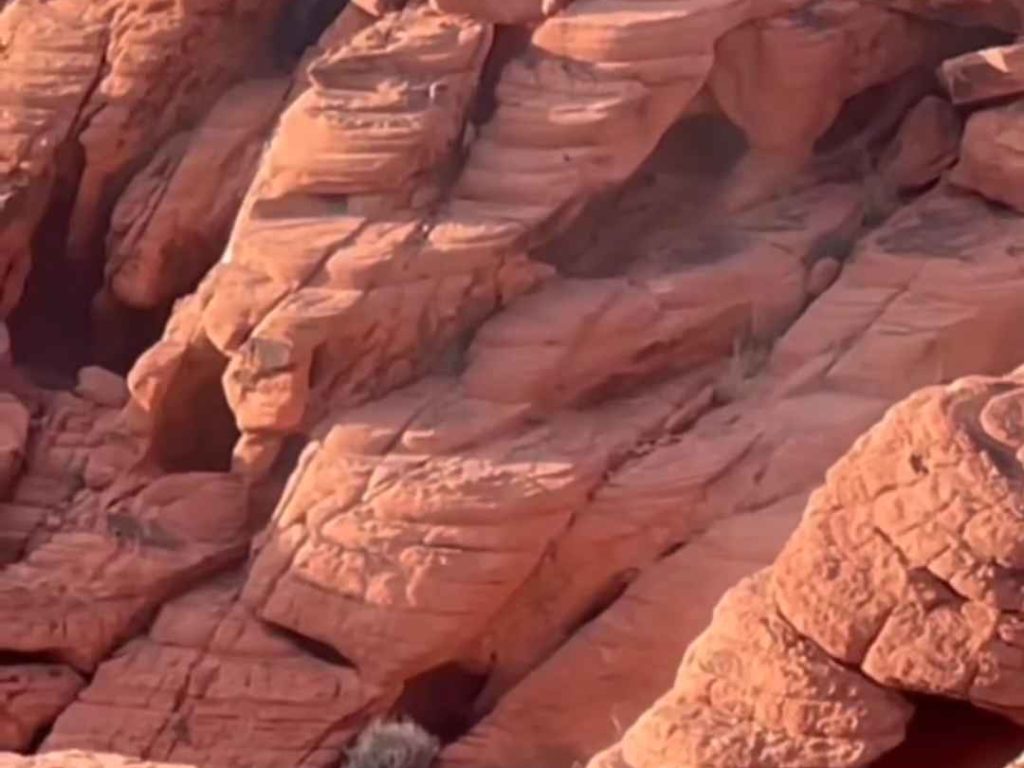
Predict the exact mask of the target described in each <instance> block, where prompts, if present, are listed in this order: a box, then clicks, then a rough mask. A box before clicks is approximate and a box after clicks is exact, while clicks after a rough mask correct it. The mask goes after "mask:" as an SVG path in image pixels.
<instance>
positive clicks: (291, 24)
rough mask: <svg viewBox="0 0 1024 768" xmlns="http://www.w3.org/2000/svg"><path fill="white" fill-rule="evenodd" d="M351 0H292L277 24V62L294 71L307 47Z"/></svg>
mask: <svg viewBox="0 0 1024 768" xmlns="http://www.w3.org/2000/svg"><path fill="white" fill-rule="evenodd" d="M346 5H348V0H289V1H288V2H286V3H285V4H284V7H283V8H282V9H281V13H280V14H279V16H278V19H277V23H276V24H274V27H273V33H272V36H271V41H270V45H271V49H272V52H273V56H274V61H275V64H276V65H277V67H278V68H279V69H281V70H282V71H284V72H291V70H292V69H294V68H295V65H296V64H297V63H298V62H299V60H300V59H301V58H302V55H303V54H304V53H305V52H306V50H307V49H308V48H309V47H310V46H312V45H315V44H316V42H317V41H318V40H319V39H320V36H321V35H323V33H324V32H325V31H326V30H327V28H328V27H329V26H331V24H333V23H334V22H335V20H336V19H337V18H338V16H339V15H341V12H342V11H343V10H344V9H345V6H346Z"/></svg>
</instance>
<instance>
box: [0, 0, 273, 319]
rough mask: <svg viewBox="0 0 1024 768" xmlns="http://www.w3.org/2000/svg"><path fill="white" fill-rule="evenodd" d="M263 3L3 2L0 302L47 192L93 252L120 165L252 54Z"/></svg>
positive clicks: (78, 245)
mask: <svg viewBox="0 0 1024 768" xmlns="http://www.w3.org/2000/svg"><path fill="white" fill-rule="evenodd" d="M274 13H275V3H274V2H235V1H234V0H219V1H215V2H204V3H177V2H175V3H166V4H151V3H143V2H137V0H109V1H105V2H98V3H95V2H84V1H83V0H60V1H59V2H41V1H40V0H16V1H15V2H11V3H8V4H6V5H5V6H4V8H3V10H2V12H0V39H3V40H4V45H3V52H2V55H0V65H2V66H0V71H2V75H0V76H2V77H3V78H5V79H6V80H5V82H6V85H5V87H4V88H3V91H4V94H5V95H4V99H5V102H4V106H5V109H4V123H3V126H2V129H0V134H2V135H3V137H4V140H3V148H2V150H0V152H2V161H0V167H2V169H3V186H4V192H3V195H2V198H0V205H2V211H3V213H2V217H0V221H2V224H0V264H2V269H3V282H2V284H0V285H2V293H0V312H2V313H3V314H4V315H6V314H7V313H8V312H10V311H11V309H12V308H13V307H14V305H15V304H16V303H17V301H18V299H19V298H20V295H21V292H22V289H23V286H24V282H25V278H26V276H27V273H28V271H29V267H30V263H31V259H32V257H31V253H32V242H31V241H32V236H33V234H34V233H35V230H36V228H37V227H38V226H39V225H40V223H41V222H42V219H43V216H44V215H45V213H46V212H47V209H48V208H49V206H50V205H51V203H52V202H54V201H55V200H56V199H57V198H61V199H63V200H64V203H63V204H64V205H68V204H70V205H71V209H70V214H69V223H68V249H69V252H70V253H71V254H72V255H73V256H75V257H77V258H78V259H79V260H93V259H96V258H97V257H98V255H99V253H101V252H102V238H103V233H104V228H105V226H106V222H107V219H108V217H109V215H110V212H111V209H112V207H113V205H114V202H115V201H116V199H117V196H118V195H119V193H120V191H121V190H122V189H123V187H124V185H125V184H126V183H127V182H128V180H129V177H130V175H131V174H132V173H134V171H135V170H137V167H138V165H139V164H140V163H143V162H145V161H146V160H147V159H148V157H149V155H150V154H151V153H152V152H153V151H154V150H156V149H157V147H158V146H159V144H160V142H161V141H162V140H163V139H164V138H166V137H167V136H169V135H170V134H172V133H173V132H174V131H176V130H178V129H180V128H182V127H184V126H186V125H188V124H189V123H190V122H192V121H195V120H196V119H197V118H198V117H200V116H201V115H202V113H203V111H205V109H206V108H207V107H208V106H209V105H210V104H211V103H212V101H213V100H215V99H216V98H217V97H218V96H219V95H220V94H221V93H222V92H223V91H224V90H225V89H226V88H227V86H228V85H230V83H231V82H232V81H233V80H235V79H237V78H238V77H239V75H240V74H241V71H242V69H243V68H244V67H247V66H251V65H252V64H253V63H254V62H255V61H256V60H257V57H258V51H259V49H260V46H261V43H262V38H263V36H264V35H266V33H267V30H268V29H269V24H270V22H271V19H272V18H273V15H274ZM62 185H67V187H68V188H69V189H70V192H71V194H70V195H68V191H69V190H68V189H62V188H61V186H62ZM58 193H59V194H58ZM69 198H70V199H69ZM51 240H52V238H51ZM49 245H50V246H51V247H59V246H60V245H61V244H60V243H57V242H51V243H50V244H49Z"/></svg>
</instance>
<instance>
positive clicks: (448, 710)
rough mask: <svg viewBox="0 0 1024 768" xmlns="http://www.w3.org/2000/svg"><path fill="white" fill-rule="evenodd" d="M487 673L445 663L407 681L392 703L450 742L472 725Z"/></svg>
mask: <svg viewBox="0 0 1024 768" xmlns="http://www.w3.org/2000/svg"><path fill="white" fill-rule="evenodd" d="M485 681H486V676H485V675H482V674H477V673H475V672H473V671H471V670H468V669H466V668H464V667H462V666H460V665H458V664H445V665H443V666H440V667H437V668H435V669H432V670H429V671H427V672H424V673H423V674H421V675H419V676H418V677H415V678H413V679H412V680H410V681H409V682H408V683H407V684H406V686H405V690H404V691H403V693H402V696H401V698H400V699H399V700H398V702H397V704H396V705H395V710H396V712H397V713H399V714H401V715H405V716H408V717H410V718H412V719H413V720H415V721H416V722H417V723H419V724H420V725H422V726H423V727H424V728H426V729H427V730H428V731H430V732H431V733H433V734H434V735H436V736H437V737H438V738H439V739H441V741H442V742H451V741H454V740H456V739H458V738H459V737H460V736H462V735H463V734H464V733H466V732H467V731H468V730H469V729H470V728H471V727H472V726H473V725H474V722H473V719H474V718H473V716H472V714H471V713H472V709H473V702H474V701H475V700H476V697H477V696H478V695H479V693H480V691H481V690H482V689H483V686H484V682H485Z"/></svg>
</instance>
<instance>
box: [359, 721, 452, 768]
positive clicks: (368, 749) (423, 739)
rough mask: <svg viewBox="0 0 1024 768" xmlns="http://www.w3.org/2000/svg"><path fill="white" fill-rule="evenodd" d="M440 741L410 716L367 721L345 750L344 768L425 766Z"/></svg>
mask: <svg viewBox="0 0 1024 768" xmlns="http://www.w3.org/2000/svg"><path fill="white" fill-rule="evenodd" d="M440 747H441V743H440V742H439V741H438V739H437V737H436V736H434V735H433V734H432V733H429V732H428V731H426V730H424V729H423V728H422V727H421V726H420V725H418V724H417V723H414V722H413V721H411V720H392V721H382V720H378V721H375V722H373V723H370V725H368V726H367V727H366V728H365V729H364V730H363V732H362V733H361V734H359V738H358V739H356V741H355V744H353V745H352V746H351V747H349V749H348V751H347V757H348V765H347V768H429V766H430V764H431V763H432V762H433V761H434V758H435V757H436V756H437V753H438V750H439V749H440Z"/></svg>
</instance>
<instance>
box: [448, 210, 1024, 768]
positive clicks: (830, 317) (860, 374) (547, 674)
mask: <svg viewBox="0 0 1024 768" xmlns="http://www.w3.org/2000/svg"><path fill="white" fill-rule="evenodd" d="M968 233H971V236H972V237H974V236H977V238H978V239H976V240H973V241H972V244H971V246H970V247H969V248H965V249H964V250H962V251H961V250H960V249H959V248H958V241H959V239H960V238H963V237H965V236H968ZM982 233H984V234H982ZM1021 236H1024V230H1022V229H1021V225H1020V222H1019V220H1017V219H1015V218H1010V217H1006V216H1003V215H999V214H997V213H996V212H994V211H992V210H991V209H989V208H988V207H987V206H985V205H984V204H983V203H982V202H980V201H978V200H976V199H973V198H970V197H966V196H963V195H957V194H955V193H951V192H949V191H943V190H939V191H937V192H934V193H932V194H931V195H929V196H927V197H925V198H923V199H921V200H920V201H918V202H917V203H915V204H913V205H911V206H908V207H907V208H906V209H905V210H904V211H901V212H899V213H897V214H896V215H895V216H894V217H893V218H892V219H891V220H890V221H889V222H888V223H887V224H886V225H885V227H883V228H882V229H880V230H879V231H878V232H877V233H876V234H875V235H872V236H869V237H868V238H866V240H865V241H864V242H863V243H862V244H861V245H860V246H859V247H858V249H857V250H856V251H855V252H854V255H853V258H852V260H851V261H850V262H849V263H848V264H847V266H846V269H845V270H844V273H843V275H842V276H841V277H840V279H839V281H838V282H837V283H836V284H835V285H833V287H832V288H831V289H829V290H828V291H826V293H825V294H824V295H823V297H822V298H821V299H819V300H818V302H817V303H815V304H814V305H812V306H811V307H810V309H809V310H808V311H807V312H806V313H805V314H804V315H803V316H802V317H801V318H800V319H799V320H798V321H797V322H796V324H795V325H794V326H793V327H792V328H791V329H790V330H789V331H788V332H787V333H786V334H785V335H783V337H782V338H781V339H780V340H779V341H778V342H777V343H776V345H775V349H774V353H773V354H772V356H771V357H770V358H769V360H768V363H767V368H766V371H765V374H764V375H763V376H762V377H761V381H760V382H759V383H760V386H759V387H758V388H756V389H755V390H754V392H753V393H752V394H751V395H750V396H748V397H747V398H746V399H741V400H740V401H738V402H736V403H734V404H733V405H732V406H730V407H728V408H723V409H718V410H714V411H711V412H710V413H708V414H707V415H705V416H704V417H703V418H701V419H699V420H697V423H696V424H695V425H694V426H693V427H692V428H690V429H689V430H687V431H686V432H684V433H683V434H682V435H680V436H679V437H676V438H675V439H674V440H672V441H668V443H667V444H666V445H655V446H652V448H651V449H650V451H649V452H647V453H646V455H642V456H640V457H639V458H638V460H637V461H635V462H633V463H630V464H627V465H626V467H625V468H624V469H623V470H622V471H620V472H618V473H616V474H615V475H613V476H612V480H611V482H610V483H608V484H607V485H605V486H603V487H602V488H601V489H599V491H598V492H597V493H596V494H595V503H593V504H592V505H591V506H590V507H588V508H585V509H584V510H582V511H581V512H580V513H578V514H577V516H576V518H575V520H574V522H573V525H572V526H571V527H570V529H569V532H568V534H567V535H565V536H563V538H562V540H561V541H560V544H559V546H558V547H556V548H555V549H554V550H553V552H552V554H551V556H549V558H546V562H545V563H544V564H543V566H542V567H541V568H539V569H538V571H537V574H536V575H535V576H534V577H533V579H532V581H533V585H532V586H533V591H534V593H535V594H534V595H532V596H530V590H525V595H526V596H530V599H529V600H528V601H526V600H524V601H523V602H521V603H520V605H519V607H518V609H517V607H516V605H515V602H510V604H509V605H506V606H505V608H503V611H502V615H501V618H500V619H499V620H498V621H497V622H495V632H494V640H493V645H485V646H484V648H485V649H487V650H489V649H491V648H493V647H497V649H498V650H499V653H498V660H499V663H498V664H497V665H496V667H495V673H494V676H493V678H492V683H491V686H490V689H489V690H488V692H487V693H486V694H485V698H484V699H483V700H482V705H483V706H485V707H486V706H489V705H494V706H495V707H496V708H495V710H494V711H493V712H492V713H491V714H490V715H489V716H488V717H487V718H485V719H484V720H483V721H482V723H481V724H480V725H479V726H478V727H477V728H475V729H474V730H472V731H471V732H470V733H469V734H468V735H467V736H466V737H465V738H464V739H462V740H461V741H459V742H457V743H456V744H455V745H453V746H451V747H449V748H448V750H446V751H445V753H443V755H442V759H443V761H450V762H451V763H453V764H457V765H459V766H460V768H463V767H464V766H477V765H479V766H487V768H498V766H502V767H503V768H504V767H505V766H508V767H509V768H511V766H512V765H515V764H517V762H518V761H519V758H520V756H521V755H524V754H525V755H529V756H530V757H529V759H530V760H531V762H536V763H539V764H542V765H546V766H563V765H567V764H571V763H572V762H573V761H574V760H585V759H587V758H588V756H590V755H592V754H593V753H594V752H596V751H598V750H599V749H602V748H604V747H606V746H608V745H609V744H611V743H612V742H613V741H615V740H616V739H617V738H618V736H619V735H620V733H619V731H621V728H624V727H626V726H627V724H628V723H629V722H630V721H631V720H632V719H634V718H635V717H636V716H637V714H638V713H639V712H641V711H642V710H643V709H644V708H646V706H648V704H649V703H650V702H651V700H652V696H654V695H656V692H657V691H658V690H659V688H660V689H661V690H664V689H665V688H667V687H668V686H669V685H670V684H671V679H672V672H673V670H674V669H675V667H676V665H677V664H678V660H679V657H680V656H681V655H682V654H683V652H684V650H685V649H686V647H687V645H688V644H689V643H690V642H691V641H692V640H693V639H694V638H695V637H696V636H697V634H698V632H699V631H700V629H701V628H702V626H703V624H704V623H705V622H706V621H707V620H708V619H709V618H710V608H711V605H712V604H713V603H714V602H715V600H716V599H717V598H716V595H718V594H719V593H720V591H721V588H720V586H717V585H720V584H721V582H719V581H718V579H719V578H721V579H724V580H725V581H727V582H730V583H731V582H732V581H734V580H735V579H736V578H739V577H741V576H746V575H749V574H752V573H753V572H754V571H756V570H757V569H759V568H761V567H764V566H766V565H768V564H770V562H771V559H772V557H773V556H774V554H775V553H776V547H777V543H776V544H772V543H771V542H772V541H774V542H778V541H781V539H782V538H783V537H785V535H786V532H787V530H788V528H789V527H790V526H792V525H793V524H795V522H796V513H797V512H798V510H799V509H800V508H801V507H802V505H803V504H804V503H805V501H806V499H807V495H808V494H809V492H810V491H811V490H812V489H813V487H814V486H815V485H816V484H817V483H818V482H820V478H821V477H822V474H823V473H824V471H825V469H826V468H827V466H828V465H829V464H830V463H831V462H832V461H834V460H835V459H836V458H837V457H839V456H841V455H842V453H843V451H844V450H846V449H847V448H848V447H849V445H850V443H851V442H852V441H853V440H854V439H855V438H856V437H857V436H858V435H859V434H860V433H861V432H862V431H864V430H865V429H866V428H867V427H868V426H869V425H870V424H871V423H872V422H873V421H874V420H876V419H877V418H878V417H879V416H880V415H881V414H882V412H883V411H884V409H885V406H886V404H887V403H889V402H892V401H893V400H894V399H896V398H899V397H902V396H905V395H906V394H908V393H909V392H910V391H911V390H912V389H913V388H915V387H916V386H920V385H925V384H927V383H929V382H933V381H938V380H941V379H942V378H944V377H946V376H949V375H950V373H953V374H954V375H955V373H958V372H963V373H966V372H970V371H975V370H984V371H990V372H997V371H1000V370H1005V369H1006V368H1007V367H1009V366H1011V365H1012V364H1013V362H1014V360H1015V357H1014V355H1015V352H1013V350H1014V349H1015V347H1016V345H1017V344H1019V343H1020V342H1012V343H1010V344H1009V345H1007V346H1002V345H997V346H998V350H999V351H998V352H997V351H996V347H992V346H988V347H984V346H983V345H977V344H975V345H970V344H964V343H963V342H962V341H960V340H961V339H966V338H972V339H977V338H1003V337H1004V336H1005V335H1006V334H1008V333H1013V332H1015V329H1016V327H1017V323H1016V320H1015V317H1016V310H1015V309H1013V307H1015V306H1018V303H1019V299H1018V298H1016V296H1017V295H1018V292H1019V290H1020V288H1019V282H1018V281H1019V279H1020V278H1019V276H1018V277H1017V278H1011V277H1010V276H1011V275H1014V274H1017V267H1016V260H1015V258H1013V257H1011V256H1008V255H1007V252H1008V250H1009V249H1012V247H1013V243H1015V242H1016V241H1017V239H1018V238H1019V237H1021ZM954 249H956V250H954ZM953 253H957V254H960V253H970V254H972V256H973V259H972V260H971V261H965V262H961V261H958V260H952V259H950V255H952V254H953ZM942 254H949V255H946V256H945V257H943V255H942ZM929 272H931V274H929ZM954 273H956V274H960V275H961V276H960V277H954V276H953V274H954ZM967 275H972V276H971V277H968V276H967ZM1006 279H1010V280H1011V284H1010V285H1007V286H1006V292H1005V293H1003V292H1002V287H1001V286H1002V285H1003V280H1006ZM968 284H970V285H972V286H974V287H975V288H976V289H977V291H978V292H977V293H974V294H973V295H972V294H971V292H967V291H964V290H963V289H964V286H965V285H968ZM886 286H887V287H886ZM997 294H1002V298H997ZM996 329H998V330H996ZM962 334H963V335H962ZM968 349H970V350H971V354H974V353H977V354H978V355H979V356H978V357H975V358H974V359H968V357H967V356H965V355H967V354H968ZM983 350H984V351H983ZM990 355H992V356H990ZM681 467H686V468H688V471H687V472H682V471H681V469H680V468H681ZM738 513H745V514H739V516H737V517H735V518H734V519H733V520H724V521H722V522H719V523H714V524H711V525H710V527H709V528H708V532H707V533H706V534H705V535H704V536H700V535H696V531H697V530H699V529H700V528H701V527H707V526H708V525H709V524H710V523H712V521H715V520H721V519H722V518H728V517H730V516H733V515H738ZM633 519H636V520H637V521H638V522H637V523H635V524H634V523H632V522H630V523H627V521H632V520H633ZM673 525H675V526H679V528H678V529H677V530H678V531H683V532H684V536H683V537H679V534H678V533H677V534H675V536H676V538H673V534H672V533H671V526H673ZM739 530H744V531H749V532H750V533H751V535H753V536H755V537H758V538H756V539H755V542H760V543H761V544H763V545H764V546H763V548H762V549H760V550H759V551H757V550H755V551H756V552H757V554H753V553H751V554H746V555H737V556H733V557H730V556H728V555H727V554H723V553H728V552H729V551H730V546H735V547H737V548H738V550H739V551H740V552H743V551H744V550H743V545H742V544H741V542H742V538H741V536H740V534H739ZM663 537H664V538H663ZM761 539H763V541H761ZM686 540H691V542H690V543H689V544H686V546H684V547H683V548H682V549H680V550H679V552H678V553H676V554H674V555H672V556H671V557H669V558H666V559H665V560H664V561H662V562H661V563H659V564H658V565H657V566H654V567H648V568H647V569H646V570H642V573H643V574H644V575H643V576H641V577H640V578H639V579H638V580H637V581H636V582H635V583H634V584H633V586H632V587H630V588H629V589H628V590H627V591H626V593H625V596H624V597H623V598H621V599H620V600H619V601H618V602H616V603H615V604H614V605H613V606H612V607H611V608H609V609H608V610H607V611H606V612H605V613H604V614H603V615H602V616H601V618H600V619H598V620H596V621H595V622H594V623H592V624H591V625H590V626H589V627H588V629H587V631H586V632H585V633H581V632H578V631H577V632H576V634H575V635H571V638H570V639H569V640H568V641H565V640H564V638H565V637H566V636H570V634H571V633H572V632H573V631H574V630H576V629H577V626H578V622H579V621H581V620H582V618H583V617H584V616H586V609H587V608H588V607H590V605H592V603H588V602H587V601H586V600H583V601H582V602H581V603H580V604H578V605H577V606H576V607H573V600H574V599H579V596H580V595H587V594H588V592H587V591H586V588H585V586H584V585H586V584H587V582H588V579H590V578H594V577H595V575H598V576H599V575H600V574H602V572H603V571H604V569H606V568H607V571H604V572H605V573H614V572H615V565H613V564H615V563H618V564H619V567H620V568H622V569H623V570H622V571H620V573H624V575H625V578H626V580H627V581H628V579H629V576H628V571H627V569H628V567H629V566H630V565H634V564H642V563H644V562H650V560H645V559H644V558H650V559H655V558H657V556H658V554H659V553H660V552H663V551H665V548H667V547H668V546H670V544H671V543H672V542H673V541H674V542H676V543H679V542H681V541H686ZM595 550H600V551H601V552H602V557H601V558H597V559H595V558H594V557H593V556H592V553H593V551H595ZM645 552H646V553H647V554H646V555H645V554H643V553H645ZM619 558H622V559H621V560H620V559H619ZM723 561H724V562H723ZM708 570H715V572H716V573H717V574H718V575H716V576H714V577H712V576H711V575H708V576H700V577H698V582H699V584H700V585H701V586H700V587H698V586H696V585H691V581H690V580H691V579H693V578H694V576H693V573H694V572H697V573H701V574H703V573H704V572H706V571H708ZM544 574H547V576H546V577H545V576H544ZM605 578H606V579H607V580H606V581H604V582H600V581H599V582H597V583H603V584H604V586H605V589H608V590H611V591H612V593H613V594H614V589H615V586H616V582H615V580H614V579H609V578H608V577H607V576H606V577H605ZM620 583H621V582H620ZM678 583H682V584H686V585H688V586H686V587H685V588H684V587H673V586H671V585H674V584H678ZM538 586H539V587H541V589H537V587H538ZM705 587H706V589H707V592H704V591H702V589H703V588H705ZM589 594H590V595H593V594H595V593H594V592H590V593H589ZM574 596H575V597H574ZM691 598H692V600H693V601H694V602H692V603H691V602H690V600H691ZM520 599H522V596H521V598H520ZM591 599H592V598H591ZM638 606H640V607H638ZM641 610H642V613H641V612H640V611H641ZM680 616H685V617H686V619H685V620H682V619H680V618H679V617H680ZM559 622H564V623H562V624H561V625H560V624H559ZM653 638H657V640H654V639H653ZM563 641H564V642H565V644H564V645H563V646H562V647H561V649H560V650H557V651H555V648H556V647H557V645H558V643H561V642H563ZM548 653H550V654H551V656H550V657H549V658H548V659H547V661H545V662H544V663H543V664H542V665H541V666H539V667H537V668H536V670H535V671H534V672H533V673H532V674H529V675H527V676H526V677H525V678H524V679H523V680H522V682H521V683H519V685H517V686H516V687H514V688H512V689H511V691H507V686H508V684H509V682H510V680H511V682H515V681H516V680H517V679H518V678H519V677H520V676H521V675H522V673H523V672H524V671H526V670H528V669H529V668H530V666H532V665H533V664H536V663H537V660H538V655H539V654H548ZM481 656H482V657H483V658H486V657H487V653H486V651H485V652H482V653H481ZM541 658H543V657H542V656H541ZM570 688H571V689H572V690H574V691H579V696H578V697H574V698H569V699H566V698H565V697H564V695H563V696H555V695H554V693H555V692H556V691H564V690H566V689H570ZM506 691H507V692H506ZM502 694H504V695H503V697H502ZM609 712H614V713H615V718H614V720H613V719H612V718H610V717H609V715H608V713H609ZM616 723H618V726H617V725H616ZM619 726H621V728H620V727H619ZM695 764H700V765H704V763H700V762H698V763H695ZM798 764H799V763H798Z"/></svg>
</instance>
